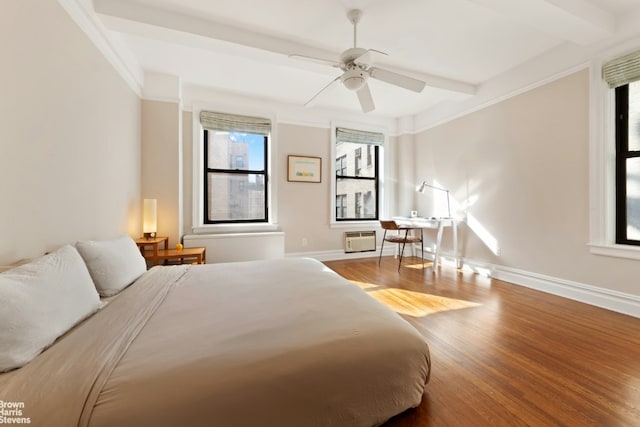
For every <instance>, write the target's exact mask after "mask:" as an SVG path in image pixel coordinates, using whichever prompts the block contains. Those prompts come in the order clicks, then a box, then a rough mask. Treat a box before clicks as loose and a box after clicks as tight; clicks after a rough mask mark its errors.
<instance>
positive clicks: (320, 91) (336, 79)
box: [304, 76, 342, 107]
mask: <svg viewBox="0 0 640 427" xmlns="http://www.w3.org/2000/svg"><path fill="white" fill-rule="evenodd" d="M340 77H342V76H338V77H336V78H335V79H333V80H331V81H330V82H329V84H328V85H326V86H325V87H323V88H322V89H320V90H319V91H318V92H317V93H316V94H315V95H313V97H312V98H311V99H310V100H308V101H307V102H305V104H304V106H305V107H311V106H313V101H315V99H316V98H317V97H318V95H320V94H321V93H322V92H324V91H325V90H327V89H328V88H329V86H331V85H332V84H334V83H335V82H337V81H338V80H340Z"/></svg>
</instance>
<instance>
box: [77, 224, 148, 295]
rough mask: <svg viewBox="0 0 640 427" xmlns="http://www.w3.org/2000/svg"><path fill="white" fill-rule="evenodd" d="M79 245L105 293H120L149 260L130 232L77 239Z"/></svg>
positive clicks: (95, 279) (96, 282)
mask: <svg viewBox="0 0 640 427" xmlns="http://www.w3.org/2000/svg"><path fill="white" fill-rule="evenodd" d="M76 248H77V249H78V252H80V255H82V258H84V262H85V263H86V264H87V268H88V269H89V273H90V274H91V278H92V279H93V282H94V283H95V284H96V288H97V289H98V293H99V294H100V295H101V296H103V297H109V296H112V295H115V294H117V293H118V292H120V291H121V290H123V289H124V288H126V287H127V286H129V285H130V284H131V283H133V282H134V281H135V280H136V279H137V278H138V277H140V276H141V275H142V274H143V273H144V272H145V271H147V262H146V261H145V259H144V257H143V256H142V254H141V253H140V249H138V246H137V245H136V242H134V241H133V239H132V238H131V237H129V236H122V237H118V238H116V239H112V240H89V241H84V242H78V243H77V244H76Z"/></svg>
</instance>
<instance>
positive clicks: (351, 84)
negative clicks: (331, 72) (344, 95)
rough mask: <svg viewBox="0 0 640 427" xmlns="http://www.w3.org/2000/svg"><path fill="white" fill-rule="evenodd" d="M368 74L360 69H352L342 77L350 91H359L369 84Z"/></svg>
mask: <svg viewBox="0 0 640 427" xmlns="http://www.w3.org/2000/svg"><path fill="white" fill-rule="evenodd" d="M367 77H368V76H367V74H366V73H365V72H364V71H362V70H360V69H358V68H355V69H352V70H349V71H347V72H345V73H344V74H343V75H342V84H343V85H344V87H346V88H347V89H349V90H353V91H357V90H359V89H360V88H361V87H362V86H364V84H365V83H366V82H367Z"/></svg>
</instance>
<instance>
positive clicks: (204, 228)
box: [192, 223, 280, 234]
mask: <svg viewBox="0 0 640 427" xmlns="http://www.w3.org/2000/svg"><path fill="white" fill-rule="evenodd" d="M192 231H193V233H194V234H218V233H220V234H223V233H254V232H267V231H280V226H279V225H278V224H268V223H260V224H259V223H255V224H206V225H200V226H198V227H193V228H192Z"/></svg>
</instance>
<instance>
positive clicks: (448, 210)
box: [416, 181, 451, 218]
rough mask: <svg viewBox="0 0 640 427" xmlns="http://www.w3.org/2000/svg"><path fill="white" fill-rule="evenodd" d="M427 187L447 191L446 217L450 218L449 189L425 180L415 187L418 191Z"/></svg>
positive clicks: (421, 191)
mask: <svg viewBox="0 0 640 427" xmlns="http://www.w3.org/2000/svg"><path fill="white" fill-rule="evenodd" d="M427 187H428V188H433V189H434V190H439V191H444V192H445V193H447V218H451V203H450V202H449V190H446V189H444V188H440V187H434V186H433V185H429V184H427V182H426V181H422V184H420V186H419V187H418V188H417V189H416V191H417V192H418V193H424V191H425V190H426V189H427Z"/></svg>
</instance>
